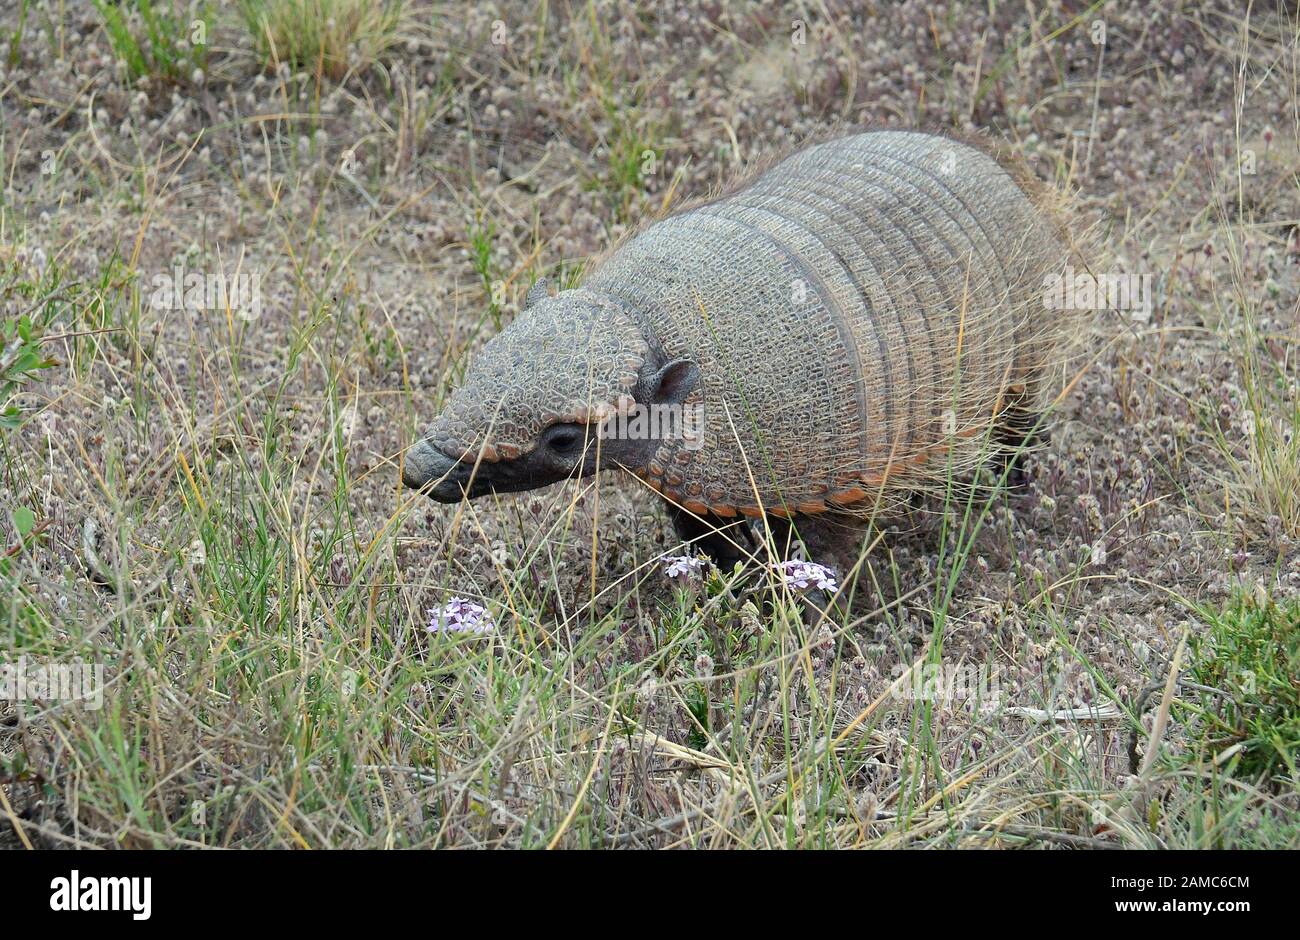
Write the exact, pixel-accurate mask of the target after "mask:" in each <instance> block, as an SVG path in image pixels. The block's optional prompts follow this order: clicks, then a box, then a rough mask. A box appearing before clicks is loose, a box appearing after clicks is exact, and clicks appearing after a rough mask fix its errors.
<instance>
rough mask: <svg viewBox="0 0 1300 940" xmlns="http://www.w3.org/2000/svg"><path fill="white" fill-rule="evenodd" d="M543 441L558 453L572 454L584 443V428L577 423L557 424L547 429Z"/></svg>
mask: <svg viewBox="0 0 1300 940" xmlns="http://www.w3.org/2000/svg"><path fill="white" fill-rule="evenodd" d="M543 443H545V445H546V446H547V448H548V449H550V450H552V451H554V452H555V453H557V454H564V455H567V454H571V453H573V451H574V450H576V449H577V447H578V445H579V444H581V443H582V430H581V429H580V428H579V427H578V426H577V425H576V424H555V425H552V426H551V427H549V428H547V429H546V434H545V437H544V439H543Z"/></svg>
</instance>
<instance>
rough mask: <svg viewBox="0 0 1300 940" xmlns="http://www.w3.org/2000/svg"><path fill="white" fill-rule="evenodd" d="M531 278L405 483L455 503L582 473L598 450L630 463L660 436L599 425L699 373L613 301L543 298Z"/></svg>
mask: <svg viewBox="0 0 1300 940" xmlns="http://www.w3.org/2000/svg"><path fill="white" fill-rule="evenodd" d="M538 285H542V286H541V287H540V288H539V287H538ZM538 285H534V288H533V290H531V291H530V292H529V298H528V301H527V303H526V304H525V308H524V311H523V312H522V313H521V314H520V315H519V317H517V318H516V319H515V321H514V322H513V323H511V324H510V325H509V326H508V327H506V329H504V330H503V331H502V332H501V333H499V334H498V335H497V336H495V337H493V339H492V340H491V341H489V342H488V344H487V345H486V346H484V347H483V349H482V350H481V351H480V352H479V353H478V355H477V356H476V357H475V358H474V359H473V361H472V362H471V364H470V366H469V368H468V369H467V371H466V373H465V381H464V383H463V384H462V385H461V387H460V388H458V389H457V390H456V391H455V392H454V393H453V394H452V396H451V399H450V400H449V401H448V402H447V405H446V407H445V408H444V409H443V412H442V414H441V415H440V416H439V417H438V418H437V420H435V421H434V423H433V426H432V427H431V428H430V429H429V432H428V433H427V434H426V435H425V437H424V438H423V439H422V440H420V441H418V442H417V443H416V444H414V445H412V446H411V447H410V448H409V449H408V450H407V452H406V459H405V464H404V468H403V472H402V481H403V483H405V484H406V485H407V486H409V487H412V488H415V489H421V490H425V491H427V492H428V493H429V495H430V496H432V497H433V498H434V499H436V500H438V501H439V502H455V501H457V500H459V499H461V498H462V497H464V496H468V497H470V498H474V497H477V496H482V495H484V494H487V493H493V492H496V493H504V492H513V491H518V490H531V489H536V488H537V487H541V486H547V485H549V484H551V483H555V482H557V481H559V480H563V479H566V478H568V477H570V476H574V475H579V476H582V475H586V474H589V473H592V472H594V471H595V470H596V469H598V454H599V461H600V462H604V463H605V464H606V465H611V464H616V465H621V466H624V467H627V468H629V469H633V470H636V469H640V468H642V467H644V466H646V465H647V464H648V463H649V460H650V458H651V457H652V456H653V454H654V450H655V449H656V447H657V446H658V443H659V442H658V441H655V440H644V439H633V438H627V437H618V436H615V437H609V436H607V435H605V434H602V433H601V431H600V429H601V428H602V427H609V426H610V421H609V419H611V418H616V417H617V416H618V415H620V414H626V413H627V412H628V411H629V410H631V409H633V408H635V407H636V406H637V405H638V404H647V403H650V402H662V401H680V400H681V399H683V398H684V397H685V396H686V394H687V393H689V391H690V390H691V388H693V387H694V385H695V383H696V382H697V381H698V378H699V373H698V369H696V367H695V365H694V364H693V363H690V362H688V361H686V360H681V359H678V360H674V361H672V362H666V363H665V362H663V361H661V360H662V357H660V356H656V355H655V354H654V353H653V352H652V351H651V349H650V346H649V344H648V343H647V342H646V339H645V337H644V336H643V335H642V332H641V329H640V327H638V325H637V324H636V323H635V322H634V321H633V320H632V318H631V317H629V316H628V315H627V314H626V313H625V312H624V310H623V308H621V307H620V306H618V305H616V304H614V303H613V302H612V301H610V300H608V299H606V298H604V297H602V296H601V295H599V294H597V293H594V292H592V291H588V290H585V289H581V288H580V289H577V290H570V291H563V292H561V293H559V294H558V295H556V296H554V297H550V296H547V295H546V291H545V286H544V284H543V283H542V282H540V281H539V282H538ZM598 436H599V437H600V440H599V447H598V446H597V444H598V442H597V438H598Z"/></svg>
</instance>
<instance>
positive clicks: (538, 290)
mask: <svg viewBox="0 0 1300 940" xmlns="http://www.w3.org/2000/svg"><path fill="white" fill-rule="evenodd" d="M549 296H551V288H550V284H548V283H547V281H546V278H544V277H539V278H538V279H537V280H535V281H533V286H532V287H530V288H528V293H527V294H526V295H525V296H524V309H525V310H527V309H528V308H529V307H531V306H532V305H533V304H535V303H537V301H539V300H545V299H546V298H547V297H549Z"/></svg>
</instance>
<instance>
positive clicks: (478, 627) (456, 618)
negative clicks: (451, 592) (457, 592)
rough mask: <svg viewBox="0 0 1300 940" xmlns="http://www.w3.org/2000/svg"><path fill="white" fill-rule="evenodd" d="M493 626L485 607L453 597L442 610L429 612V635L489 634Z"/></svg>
mask: <svg viewBox="0 0 1300 940" xmlns="http://www.w3.org/2000/svg"><path fill="white" fill-rule="evenodd" d="M494 626H495V625H494V624H493V622H492V616H491V615H490V614H489V613H488V612H487V609H486V608H485V607H483V606H482V605H480V604H475V603H474V602H473V601H467V600H465V599H464V598H460V597H453V598H452V599H451V600H449V601H448V602H447V605H446V606H445V607H443V608H442V610H430V611H429V627H428V629H429V632H430V633H480V634H481V633H491V632H492V630H493V628H494Z"/></svg>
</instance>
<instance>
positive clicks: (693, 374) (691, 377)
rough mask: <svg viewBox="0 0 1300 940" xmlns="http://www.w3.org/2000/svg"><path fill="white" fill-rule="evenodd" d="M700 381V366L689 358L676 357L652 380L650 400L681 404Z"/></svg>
mask: <svg viewBox="0 0 1300 940" xmlns="http://www.w3.org/2000/svg"><path fill="white" fill-rule="evenodd" d="M699 383H700V367H699V366H697V365H696V364H695V363H693V362H691V360H689V359H674V360H672V361H671V362H669V363H667V364H666V365H664V367H663V368H662V369H660V370H659V371H658V372H657V373H655V377H654V378H653V379H651V380H650V388H651V394H650V400H651V401H652V402H654V403H655V404H676V405H680V404H681V403H682V402H684V401H685V400H686V396H687V395H689V394H690V393H691V392H693V391H694V390H695V386H696V385H698V384H699Z"/></svg>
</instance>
